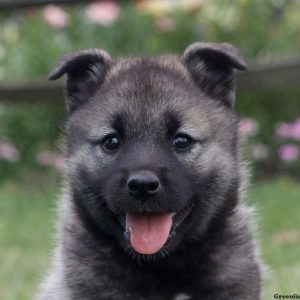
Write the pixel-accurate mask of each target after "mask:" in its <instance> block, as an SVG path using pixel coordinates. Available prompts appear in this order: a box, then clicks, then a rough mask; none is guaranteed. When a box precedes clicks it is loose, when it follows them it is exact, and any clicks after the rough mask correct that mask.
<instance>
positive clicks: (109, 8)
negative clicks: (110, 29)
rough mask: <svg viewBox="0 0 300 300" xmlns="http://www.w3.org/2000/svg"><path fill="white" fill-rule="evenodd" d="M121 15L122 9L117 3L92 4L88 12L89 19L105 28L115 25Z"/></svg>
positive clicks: (102, 2)
mask: <svg viewBox="0 0 300 300" xmlns="http://www.w3.org/2000/svg"><path fill="white" fill-rule="evenodd" d="M120 14H121V8H120V6H119V5H118V4H117V3H116V2H115V1H101V2H96V3H93V4H90V5H89V7H88V10H87V17H88V19H89V20H90V21H91V22H93V23H97V24H100V25H103V26H109V25H111V24H113V23H114V22H115V21H116V20H117V19H118V18H119V17H120Z"/></svg>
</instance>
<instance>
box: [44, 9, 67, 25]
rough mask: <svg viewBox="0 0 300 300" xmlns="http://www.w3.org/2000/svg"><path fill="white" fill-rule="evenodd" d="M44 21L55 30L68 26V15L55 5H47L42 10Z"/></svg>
mask: <svg viewBox="0 0 300 300" xmlns="http://www.w3.org/2000/svg"><path fill="white" fill-rule="evenodd" d="M43 15H44V19H45V21H46V22H47V23H48V24H49V25H50V26H52V27H54V28H56V29H61V28H65V27H67V26H68V25H69V15H68V14H67V13H65V12H64V11H63V10H62V9H61V8H59V7H58V6H56V5H47V6H46V7H45V8H44V10H43Z"/></svg>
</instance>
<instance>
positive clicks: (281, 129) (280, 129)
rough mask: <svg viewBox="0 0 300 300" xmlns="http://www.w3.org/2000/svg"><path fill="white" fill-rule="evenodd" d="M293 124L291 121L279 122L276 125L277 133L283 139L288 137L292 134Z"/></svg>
mask: <svg viewBox="0 0 300 300" xmlns="http://www.w3.org/2000/svg"><path fill="white" fill-rule="evenodd" d="M291 130H292V126H291V125H290V124H289V123H278V124H277V125H276V129H275V131H276V135H277V137H279V138H281V139H287V138H289V137H290V136H291Z"/></svg>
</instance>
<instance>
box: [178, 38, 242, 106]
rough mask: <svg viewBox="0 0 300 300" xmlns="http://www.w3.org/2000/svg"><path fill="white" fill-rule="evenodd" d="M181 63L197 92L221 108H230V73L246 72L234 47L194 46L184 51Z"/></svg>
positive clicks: (231, 96)
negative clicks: (219, 102)
mask: <svg viewBox="0 0 300 300" xmlns="http://www.w3.org/2000/svg"><path fill="white" fill-rule="evenodd" d="M183 61H184V64H185V65H186V67H187V69H188V70H189V72H190V73H191V76H192V78H193V80H194V81H195V83H196V84H197V86H198V87H199V88H200V89H202V90H203V91H204V92H205V93H206V94H207V95H209V96H212V97H213V98H215V99H217V100H220V101H222V102H223V103H224V104H225V105H227V106H229V107H231V108H232V107H233V106H234V101H235V91H234V69H237V70H246V69H247V65H246V63H245V62H244V60H243V59H242V57H241V56H240V54H239V52H238V50H237V49H236V48H235V47H233V46H232V45H230V44H226V43H224V44H216V43H202V42H198V43H195V44H192V45H190V46H189V47H188V48H187V49H186V50H185V52H184V54H183Z"/></svg>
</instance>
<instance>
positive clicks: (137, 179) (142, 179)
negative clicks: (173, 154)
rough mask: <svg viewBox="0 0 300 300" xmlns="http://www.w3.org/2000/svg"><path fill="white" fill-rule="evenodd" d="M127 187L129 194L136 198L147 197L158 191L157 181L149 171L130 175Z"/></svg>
mask: <svg viewBox="0 0 300 300" xmlns="http://www.w3.org/2000/svg"><path fill="white" fill-rule="evenodd" d="M127 185H128V190H129V192H130V194H131V195H134V196H136V197H149V196H152V195H154V194H156V193H157V191H158V190H159V180H158V178H157V176H156V175H155V174H154V173H152V172H150V171H140V172H138V173H134V174H132V175H130V176H129V178H128V181H127ZM141 200H142V199H141Z"/></svg>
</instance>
